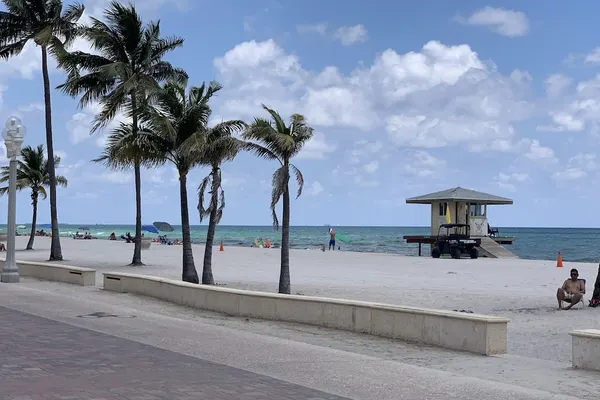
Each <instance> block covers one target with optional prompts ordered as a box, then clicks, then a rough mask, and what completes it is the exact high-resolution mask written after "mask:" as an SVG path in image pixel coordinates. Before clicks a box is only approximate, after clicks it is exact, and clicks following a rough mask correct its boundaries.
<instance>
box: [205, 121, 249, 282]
mask: <svg viewBox="0 0 600 400" xmlns="http://www.w3.org/2000/svg"><path fill="white" fill-rule="evenodd" d="M245 127H246V124H245V123H244V122H243V121H239V120H233V121H224V122H221V123H220V124H217V125H215V126H214V127H212V128H209V129H207V130H206V131H205V132H204V133H203V137H204V140H205V142H204V149H203V155H202V164H203V165H206V166H208V167H210V173H209V174H208V176H206V177H205V178H204V179H203V180H202V183H200V186H199V187H198V212H199V213H200V221H202V220H203V219H204V218H206V217H208V230H207V232H206V245H205V247H204V264H203V266H202V283H203V284H207V285H213V284H214V283H215V280H214V277H213V273H212V250H213V243H214V239H215V230H216V228H217V224H218V223H219V222H220V221H221V218H222V216H223V209H224V208H225V192H224V191H223V187H222V186H221V182H222V181H221V164H222V163H224V162H226V161H231V160H233V159H234V158H235V156H236V155H237V153H238V152H239V150H240V149H242V148H243V147H244V146H245V143H244V142H242V141H241V140H239V139H237V138H235V137H234V136H232V134H233V133H234V132H236V131H240V130H242V129H244V128H245ZM207 188H210V189H209V191H208V194H209V195H210V197H209V201H208V206H207V207H204V196H205V192H206V189H207Z"/></svg>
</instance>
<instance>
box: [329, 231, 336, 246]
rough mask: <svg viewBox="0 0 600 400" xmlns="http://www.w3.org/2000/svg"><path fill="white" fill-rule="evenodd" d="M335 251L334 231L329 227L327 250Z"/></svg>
mask: <svg viewBox="0 0 600 400" xmlns="http://www.w3.org/2000/svg"><path fill="white" fill-rule="evenodd" d="M331 249H333V250H334V251H335V231H334V230H333V228H329V250H331Z"/></svg>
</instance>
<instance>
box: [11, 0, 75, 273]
mask: <svg viewBox="0 0 600 400" xmlns="http://www.w3.org/2000/svg"><path fill="white" fill-rule="evenodd" d="M2 2H3V3H4V5H5V6H6V10H7V11H0V58H3V59H8V58H10V57H14V56H17V55H19V54H20V53H21V51H22V50H23V48H24V47H25V45H26V44H27V43H28V42H29V41H30V40H33V42H34V43H35V44H36V45H37V46H39V47H40V50H41V52H42V77H43V80H44V106H45V107H44V108H45V117H46V147H47V148H48V176H49V185H48V186H49V188H50V223H51V225H52V242H51V246H50V260H51V261H55V260H62V259H63V256H62V249H61V247H60V236H59V231H58V210H57V207H56V184H57V183H58V182H57V178H56V166H55V165H54V144H53V142H52V106H51V101H50V77H49V74H48V52H50V53H51V54H56V53H58V52H62V51H63V49H64V47H68V46H69V45H70V44H71V43H72V42H73V40H75V38H76V37H77V35H78V26H77V21H79V18H81V15H82V14H83V11H84V6H83V5H81V4H77V3H75V4H71V5H69V6H67V7H66V8H65V9H64V11H63V2H62V0H2Z"/></svg>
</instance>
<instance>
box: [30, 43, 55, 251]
mask: <svg viewBox="0 0 600 400" xmlns="http://www.w3.org/2000/svg"><path fill="white" fill-rule="evenodd" d="M42 76H43V78H44V105H45V110H46V148H47V149H48V178H49V179H48V180H49V185H48V186H50V224H51V227H52V229H51V231H52V239H51V242H50V261H61V260H62V259H63V256H62V249H61V247H60V232H59V230H58V209H57V207H56V171H55V169H54V144H53V143H52V103H51V101H50V77H49V75H48V51H47V48H46V46H42ZM29 240H31V239H29ZM32 244H33V242H32Z"/></svg>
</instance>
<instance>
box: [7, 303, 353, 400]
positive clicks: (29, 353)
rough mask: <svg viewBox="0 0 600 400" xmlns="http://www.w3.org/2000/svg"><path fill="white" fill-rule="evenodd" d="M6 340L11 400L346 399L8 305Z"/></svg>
mask: <svg viewBox="0 0 600 400" xmlns="http://www.w3.org/2000/svg"><path fill="white" fill-rule="evenodd" d="M82 317H86V318H103V317H105V318H117V316H114V315H111V314H101V313H100V314H92V315H87V316H82ZM123 317H127V315H125V316H123ZM0 338H1V339H0V340H1V341H0V376H1V377H2V380H1V382H2V383H1V392H2V399H3V400H17V399H18V400H50V399H53V400H59V399H69V400H71V399H72V400H75V399H77V400H79V399H81V400H88V399H89V400H92V399H94V400H116V399H119V400H120V399H123V400H156V399H168V400H173V399H178V400H187V399H189V400H192V399H194V400H196V399H211V400H226V399H227V400H229V399H236V400H238V399H239V400H243V399H247V400H258V399H261V400H262V399H264V400H272V399H297V400H301V399H311V400H325V399H327V400H343V398H342V397H338V396H334V395H330V394H327V393H323V392H319V391H316V390H313V389H309V388H305V387H303V386H299V385H295V384H291V383H287V382H284V381H280V380H277V379H273V378H270V377H266V376H264V375H259V374H255V373H252V372H247V371H244V370H241V369H237V368H232V367H228V366H225V365H222V364H217V363H214V362H210V361H205V360H202V359H199V358H195V357H191V356H186V355H183V354H179V353H175V352H171V351H167V350H163V349H159V348H157V347H152V346H148V345H144V344H141V343H137V342H133V341H130V340H127V339H121V338H117V337H115V336H110V335H106V334H103V333H98V332H94V331H90V330H87V329H82V328H78V327H75V326H72V325H68V324H65V323H62V322H57V321H52V320H48V319H45V318H41V317H37V316H34V315H30V314H25V313H22V312H19V311H15V310H12V309H8V308H5V307H0Z"/></svg>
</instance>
